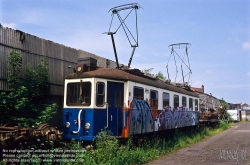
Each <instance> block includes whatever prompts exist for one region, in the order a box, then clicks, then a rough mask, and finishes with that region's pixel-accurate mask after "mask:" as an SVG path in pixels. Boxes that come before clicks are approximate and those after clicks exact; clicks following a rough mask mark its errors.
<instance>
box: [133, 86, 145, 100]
mask: <svg viewBox="0 0 250 165" xmlns="http://www.w3.org/2000/svg"><path fill="white" fill-rule="evenodd" d="M134 99H137V100H144V89H143V88H141V87H136V86H135V87H134Z"/></svg>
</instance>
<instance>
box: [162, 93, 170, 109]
mask: <svg viewBox="0 0 250 165" xmlns="http://www.w3.org/2000/svg"><path fill="white" fill-rule="evenodd" d="M162 99H163V101H162V102H163V107H166V106H169V93H164V92H163V94H162Z"/></svg>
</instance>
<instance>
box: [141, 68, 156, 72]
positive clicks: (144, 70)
mask: <svg viewBox="0 0 250 165" xmlns="http://www.w3.org/2000/svg"><path fill="white" fill-rule="evenodd" d="M153 69H154V68H149V69H143V70H142V71H143V72H144V73H151V71H152V70H153Z"/></svg>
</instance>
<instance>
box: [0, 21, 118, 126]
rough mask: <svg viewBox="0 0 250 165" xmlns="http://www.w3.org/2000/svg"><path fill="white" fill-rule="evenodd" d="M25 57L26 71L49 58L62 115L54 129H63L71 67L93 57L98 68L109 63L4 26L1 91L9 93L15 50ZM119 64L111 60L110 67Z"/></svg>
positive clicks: (53, 97)
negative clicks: (9, 72)
mask: <svg viewBox="0 0 250 165" xmlns="http://www.w3.org/2000/svg"><path fill="white" fill-rule="evenodd" d="M14 49H15V50H16V51H17V52H18V53H20V54H21V55H22V58H23V65H22V70H26V68H27V65H28V64H30V65H31V66H32V67H35V66H37V64H38V63H39V62H40V61H41V59H42V57H43V56H46V57H48V62H49V75H50V84H51V99H50V100H51V102H56V103H57V104H58V107H59V108H58V113H57V114H56V115H55V116H54V118H53V120H51V121H53V123H50V124H52V125H54V126H57V127H59V128H60V126H61V124H60V123H61V117H59V116H61V111H62V108H63V91H64V90H63V85H64V76H65V75H67V74H70V73H72V72H73V71H72V69H68V66H69V65H71V66H75V65H76V63H77V59H78V58H82V57H93V58H95V59H97V65H98V66H100V67H106V60H107V59H105V58H102V57H100V56H97V55H94V54H92V53H88V52H86V51H83V50H77V49H73V48H70V47H67V46H64V45H61V44H58V43H54V42H52V41H49V40H45V39H42V38H39V37H36V36H33V35H30V34H27V33H24V32H21V31H18V30H13V29H10V28H5V27H2V26H0V91H6V90H8V85H7V81H6V80H7V77H8V75H7V60H8V55H9V54H10V52H11V51H12V50H14ZM115 66H116V64H115V62H113V61H110V65H109V67H111V68H114V67H115Z"/></svg>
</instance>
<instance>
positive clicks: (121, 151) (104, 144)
mask: <svg viewBox="0 0 250 165" xmlns="http://www.w3.org/2000/svg"><path fill="white" fill-rule="evenodd" d="M229 126H230V124H228V123H226V122H220V124H219V126H217V127H216V128H207V127H202V128H200V129H198V130H196V131H193V132H189V133H184V132H180V131H175V133H174V134H173V136H172V137H168V138H162V137H158V136H154V137H153V138H148V137H147V138H143V139H137V143H136V145H134V143H133V139H134V138H132V137H131V138H130V139H128V141H127V142H126V144H125V145H121V144H119V142H118V140H117V139H116V138H114V137H112V136H111V133H110V132H109V131H107V130H104V131H102V132H100V133H99V134H98V135H97V136H96V138H95V142H96V144H95V149H93V148H91V147H90V148H89V149H86V148H82V147H81V145H79V144H78V143H77V142H76V141H74V140H72V141H71V143H70V144H68V147H69V148H70V149H71V150H74V151H80V152H77V153H76V155H75V158H74V159H75V160H76V162H75V163H73V162H67V161H69V158H68V157H66V158H64V159H62V161H61V162H60V164H61V165H69V164H84V165H99V164H102V165H138V164H144V163H147V162H149V161H151V160H155V159H158V158H159V157H160V156H163V155H165V154H167V153H171V152H174V151H176V150H178V149H180V148H184V147H187V146H189V145H190V144H193V143H196V142H198V141H200V140H202V139H204V138H205V137H208V136H212V135H215V134H218V133H220V132H222V131H224V130H226V129H227V128H229ZM55 150H56V149H55ZM0 164H1V162H0ZM48 164H51V163H48Z"/></svg>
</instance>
